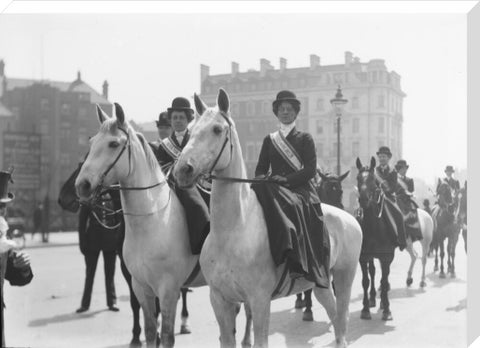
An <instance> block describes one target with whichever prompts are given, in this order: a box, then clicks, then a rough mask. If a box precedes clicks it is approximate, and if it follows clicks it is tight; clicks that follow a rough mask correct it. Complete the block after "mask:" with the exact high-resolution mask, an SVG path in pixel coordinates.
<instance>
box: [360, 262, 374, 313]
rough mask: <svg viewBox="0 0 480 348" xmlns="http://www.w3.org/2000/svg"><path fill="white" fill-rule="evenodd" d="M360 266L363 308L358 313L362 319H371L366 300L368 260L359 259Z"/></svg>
mask: <svg viewBox="0 0 480 348" xmlns="http://www.w3.org/2000/svg"><path fill="white" fill-rule="evenodd" d="M360 267H361V268H362V287H363V309H362V312H361V314H360V318H362V319H372V315H371V314H370V302H369V300H368V285H369V283H370V279H369V278H368V260H360Z"/></svg>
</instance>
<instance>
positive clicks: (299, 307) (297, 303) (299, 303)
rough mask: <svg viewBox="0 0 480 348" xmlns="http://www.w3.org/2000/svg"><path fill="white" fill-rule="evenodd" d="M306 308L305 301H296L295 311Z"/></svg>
mask: <svg viewBox="0 0 480 348" xmlns="http://www.w3.org/2000/svg"><path fill="white" fill-rule="evenodd" d="M305 306H306V304H305V301H304V300H296V301H295V309H301V308H304V307H305Z"/></svg>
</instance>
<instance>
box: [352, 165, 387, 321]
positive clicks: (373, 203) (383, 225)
mask: <svg viewBox="0 0 480 348" xmlns="http://www.w3.org/2000/svg"><path fill="white" fill-rule="evenodd" d="M356 165H357V168H358V175H357V185H358V186H357V187H358V192H359V203H360V214H359V215H358V217H357V218H358V220H359V222H360V225H361V227H362V232H363V241H362V251H361V254H360V266H361V268H362V286H363V294H364V295H363V309H362V312H361V316H360V317H361V318H362V319H371V318H372V317H371V314H370V307H375V306H376V302H375V296H376V291H375V286H374V279H375V278H374V276H375V270H374V269H373V270H372V269H370V272H371V273H372V274H371V275H372V287H371V289H370V298H369V294H368V287H369V285H370V279H369V268H370V267H369V264H373V259H374V258H376V259H378V260H379V261H380V265H381V269H382V279H381V282H380V284H381V285H380V289H381V290H380V299H381V307H380V308H383V315H382V320H392V313H391V311H390V302H389V300H388V291H389V290H390V285H389V283H388V276H389V274H390V264H391V263H392V261H393V257H394V253H395V247H396V243H395V242H394V241H393V240H392V238H391V237H390V236H389V233H388V230H387V229H388V225H387V220H386V219H387V214H386V213H385V212H384V204H385V202H384V200H385V199H386V198H385V197H384V195H385V193H384V192H383V189H382V188H381V187H380V183H379V182H378V181H377V179H376V176H375V165H376V162H375V158H374V157H372V158H371V161H370V166H369V167H367V166H365V167H364V166H362V163H361V161H360V159H359V158H357V162H356Z"/></svg>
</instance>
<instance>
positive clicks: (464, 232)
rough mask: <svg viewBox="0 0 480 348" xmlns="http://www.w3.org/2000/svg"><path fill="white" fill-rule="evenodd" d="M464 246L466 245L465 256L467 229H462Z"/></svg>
mask: <svg viewBox="0 0 480 348" xmlns="http://www.w3.org/2000/svg"><path fill="white" fill-rule="evenodd" d="M462 236H463V244H464V245H465V254H466V253H467V228H466V227H464V228H462Z"/></svg>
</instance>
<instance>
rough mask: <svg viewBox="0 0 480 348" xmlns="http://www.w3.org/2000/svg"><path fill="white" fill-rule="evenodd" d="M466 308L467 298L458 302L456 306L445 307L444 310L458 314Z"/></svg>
mask: <svg viewBox="0 0 480 348" xmlns="http://www.w3.org/2000/svg"><path fill="white" fill-rule="evenodd" d="M466 308H467V298H464V299H463V300H460V301H458V304H457V305H456V306H453V307H447V308H446V309H445V310H446V311H448V312H460V311H462V310H464V309H466Z"/></svg>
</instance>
